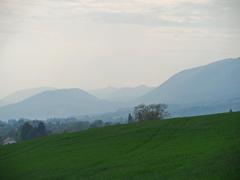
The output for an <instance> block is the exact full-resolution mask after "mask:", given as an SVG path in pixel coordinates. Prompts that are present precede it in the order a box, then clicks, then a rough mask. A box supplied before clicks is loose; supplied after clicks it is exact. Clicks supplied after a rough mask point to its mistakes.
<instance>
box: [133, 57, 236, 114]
mask: <svg viewBox="0 0 240 180" xmlns="http://www.w3.org/2000/svg"><path fill="white" fill-rule="evenodd" d="M239 77H240V58H236V59H224V60H221V61H217V62H214V63H211V64H208V65H205V66H200V67H197V68H193V69H189V70H184V71H181V72H179V73H177V74H175V75H174V76H172V77H171V78H170V79H168V80H167V81H166V82H164V83H163V84H162V85H160V86H159V87H158V88H156V89H154V90H152V91H151V92H149V93H147V94H146V95H145V96H142V97H140V98H138V99H137V100H136V101H135V104H139V103H159V102H161V103H166V104H168V105H169V111H170V113H171V114H172V116H190V115H199V114H210V113H218V112H226V111H228V110H229V109H231V108H232V109H233V110H235V111H240V100H239V99H240V78H239Z"/></svg>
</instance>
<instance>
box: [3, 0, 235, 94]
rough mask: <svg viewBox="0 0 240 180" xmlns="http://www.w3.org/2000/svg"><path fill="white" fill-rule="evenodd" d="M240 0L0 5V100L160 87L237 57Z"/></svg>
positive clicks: (58, 0) (30, 0)
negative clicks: (72, 90)
mask: <svg viewBox="0 0 240 180" xmlns="http://www.w3.org/2000/svg"><path fill="white" fill-rule="evenodd" d="M239 19H240V1H239V0H0V85H1V88H0V97H3V96H5V95H7V94H9V93H12V92H14V91H16V90H19V89H25V88H33V87H39V86H51V87H57V88H62V87H66V88H68V87H79V88H82V89H94V88H102V87H106V86H118V87H120V86H136V85H140V84H146V85H154V86H155V85H159V84H160V83H162V82H163V81H164V80H166V79H167V78H169V77H170V76H171V75H173V74H174V73H176V72H178V71H180V70H183V69H186V68H190V67H195V66H198V65H203V64H206V63H210V62H212V61H215V60H219V59H223V58H228V57H239V56H240V21H239Z"/></svg>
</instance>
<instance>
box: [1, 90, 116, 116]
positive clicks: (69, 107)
mask: <svg viewBox="0 0 240 180" xmlns="http://www.w3.org/2000/svg"><path fill="white" fill-rule="evenodd" d="M118 108H119V104H116V103H111V102H107V101H104V100H100V99H98V98H97V97H95V96H92V95H90V94H88V93H87V92H85V91H83V90H80V89H59V90H52V91H45V92H42V93H40V94H37V95H35V96H32V97H30V98H27V99H25V100H23V101H21V102H19V103H15V104H11V105H7V106H4V107H2V108H0V119H2V120H8V119H12V118H16V119H18V118H30V119H36V118H37V119H46V118H51V117H69V116H78V115H87V114H95V113H106V112H111V111H115V110H117V109H118Z"/></svg>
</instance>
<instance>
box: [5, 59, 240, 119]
mask: <svg viewBox="0 0 240 180" xmlns="http://www.w3.org/2000/svg"><path fill="white" fill-rule="evenodd" d="M36 90H37V89H35V90H29V91H26V92H28V93H26V92H25V93H23V91H22V94H23V95H21V93H16V94H17V95H16V94H15V95H14V96H13V97H11V96H8V97H7V98H5V99H4V100H2V101H0V102H4V101H5V102H6V99H7V100H8V103H7V104H8V105H6V104H5V106H2V107H0V119H1V120H7V119H11V118H16V119H18V118H21V117H22V118H31V119H33V118H40V119H46V118H51V117H69V116H79V115H89V114H104V113H111V114H114V112H115V111H116V112H117V111H118V110H119V109H124V111H121V112H123V114H124V115H126V114H127V113H128V112H127V111H129V112H131V111H132V108H133V107H134V106H135V105H138V104H141V103H144V104H150V103H165V104H168V105H169V109H168V110H169V112H170V114H171V115H172V116H173V117H175V116H190V115H200V114H211V113H219V112H225V111H229V109H233V110H234V111H240V58H236V59H224V60H220V61H216V62H214V63H211V64H208V65H204V66H201V67H196V68H192V69H187V70H184V71H182V72H179V73H177V74H175V75H174V76H172V77H171V78H169V79H168V80H167V81H166V82H164V83H163V84H161V85H160V86H158V87H156V88H152V87H147V86H138V87H135V88H130V87H129V88H113V87H110V88H105V89H99V90H94V91H90V93H88V92H85V91H83V90H81V89H53V88H51V89H47V90H46V89H45V90H44V89H43V88H42V89H41V88H40V89H39V90H37V91H36ZM29 92H30V93H29ZM19 94H20V95H19ZM26 94H27V95H26ZM14 97H15V98H14ZM16 97H17V98H16ZM9 99H10V100H9ZM125 111H126V112H125ZM117 116H119V111H118V113H117Z"/></svg>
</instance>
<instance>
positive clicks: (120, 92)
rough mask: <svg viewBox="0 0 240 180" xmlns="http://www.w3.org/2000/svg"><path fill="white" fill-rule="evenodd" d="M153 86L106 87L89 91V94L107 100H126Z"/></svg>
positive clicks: (145, 91)
mask: <svg viewBox="0 0 240 180" xmlns="http://www.w3.org/2000/svg"><path fill="white" fill-rule="evenodd" d="M153 89H154V87H149V86H145V85H140V86H136V87H122V88H116V87H107V88H103V89H97V90H92V91H90V93H91V94H93V95H95V96H97V97H98V98H101V99H105V100H108V101H119V102H128V101H131V100H133V99H136V98H138V97H141V96H143V95H144V94H146V93H148V92H150V91H151V90H153Z"/></svg>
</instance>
